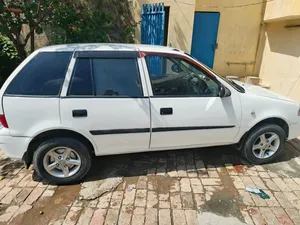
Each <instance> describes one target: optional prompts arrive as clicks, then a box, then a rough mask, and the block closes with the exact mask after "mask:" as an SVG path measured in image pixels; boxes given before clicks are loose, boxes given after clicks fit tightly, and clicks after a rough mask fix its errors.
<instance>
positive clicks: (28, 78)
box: [5, 52, 72, 96]
mask: <svg viewBox="0 0 300 225" xmlns="http://www.w3.org/2000/svg"><path fill="white" fill-rule="evenodd" d="M71 55H72V53H71V52H41V53H39V54H38V55H37V56H35V57H34V58H33V59H32V60H31V61H30V62H29V63H28V64H27V65H25V66H24V68H23V69H22V70H21V71H20V72H19V74H17V75H16V77H15V78H14V79H13V80H12V81H11V83H10V84H9V86H8V87H7V89H6V92H5V93H6V94H12V95H32V96H57V95H58V94H59V92H60V90H61V87H62V84H63V82H64V79H65V75H66V71H67V68H68V65H69V61H70V58H71Z"/></svg>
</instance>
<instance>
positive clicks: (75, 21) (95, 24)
mask: <svg viewBox="0 0 300 225" xmlns="http://www.w3.org/2000/svg"><path fill="white" fill-rule="evenodd" d="M110 20H111V17H110V15H108V14H106V13H104V12H102V11H100V10H95V9H90V8H82V7H77V8H76V7H75V6H74V7H69V8H67V9H65V8H60V9H58V10H57V11H56V16H55V20H53V21H52V22H51V23H50V24H49V26H48V29H45V30H46V33H47V36H48V38H49V42H50V44H59V43H91V42H109V41H110V38H109V36H108V31H109V30H110V29H111V24H110ZM47 30H48V31H47Z"/></svg>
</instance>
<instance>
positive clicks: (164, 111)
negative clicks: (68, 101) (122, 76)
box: [160, 108, 173, 115]
mask: <svg viewBox="0 0 300 225" xmlns="http://www.w3.org/2000/svg"><path fill="white" fill-rule="evenodd" d="M172 114H173V108H161V109H160V115H172Z"/></svg>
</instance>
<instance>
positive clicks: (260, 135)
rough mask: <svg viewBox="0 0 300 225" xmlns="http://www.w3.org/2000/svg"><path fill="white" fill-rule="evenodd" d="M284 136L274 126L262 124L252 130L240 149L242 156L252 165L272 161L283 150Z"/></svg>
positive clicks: (280, 129) (283, 133) (282, 132)
mask: <svg viewBox="0 0 300 225" xmlns="http://www.w3.org/2000/svg"><path fill="white" fill-rule="evenodd" d="M285 138H286V134H285V132H284V130H283V129H282V128H281V127H280V126H278V125H276V124H263V125H261V126H258V127H256V128H254V129H253V130H252V131H251V132H250V134H249V135H248V137H247V139H246V140H245V143H244V146H243V148H242V149H241V153H242V156H243V157H245V158H246V159H247V160H248V161H249V162H251V163H253V164H263V163H267V162H270V161H272V160H274V159H275V158H276V157H277V156H278V155H279V154H280V153H281V152H282V151H283V149H284V144H285Z"/></svg>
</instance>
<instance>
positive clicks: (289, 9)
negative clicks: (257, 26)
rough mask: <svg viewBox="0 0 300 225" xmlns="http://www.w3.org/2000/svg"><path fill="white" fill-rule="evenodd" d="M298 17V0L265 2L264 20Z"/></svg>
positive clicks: (299, 10)
mask: <svg viewBox="0 0 300 225" xmlns="http://www.w3.org/2000/svg"><path fill="white" fill-rule="evenodd" d="M291 19H300V1H299V0H274V1H270V2H268V3H267V8H266V13H265V19H264V20H265V22H274V21H280V20H291Z"/></svg>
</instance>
